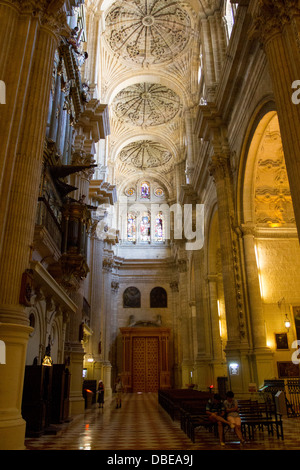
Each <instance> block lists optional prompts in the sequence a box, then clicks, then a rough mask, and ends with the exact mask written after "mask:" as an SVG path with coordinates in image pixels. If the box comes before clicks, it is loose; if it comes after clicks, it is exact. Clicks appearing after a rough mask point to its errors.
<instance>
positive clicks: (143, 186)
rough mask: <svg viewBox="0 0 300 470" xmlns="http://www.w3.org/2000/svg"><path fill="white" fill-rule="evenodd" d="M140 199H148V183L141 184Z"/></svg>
mask: <svg viewBox="0 0 300 470" xmlns="http://www.w3.org/2000/svg"><path fill="white" fill-rule="evenodd" d="M141 198H142V199H150V184H149V183H146V182H144V183H142V184H141Z"/></svg>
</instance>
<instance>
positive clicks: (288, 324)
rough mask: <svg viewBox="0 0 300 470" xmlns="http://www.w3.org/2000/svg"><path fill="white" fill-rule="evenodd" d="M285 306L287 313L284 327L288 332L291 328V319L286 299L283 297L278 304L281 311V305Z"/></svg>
mask: <svg viewBox="0 0 300 470" xmlns="http://www.w3.org/2000/svg"><path fill="white" fill-rule="evenodd" d="M282 304H284V313H285V319H284V326H285V327H286V329H287V331H289V329H290V327H291V322H290V320H289V317H288V315H287V313H286V302H285V298H284V297H282V299H280V300H279V301H278V302H277V305H278V307H279V308H280V309H281V305H282Z"/></svg>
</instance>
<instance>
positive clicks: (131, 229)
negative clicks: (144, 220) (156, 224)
mask: <svg viewBox="0 0 300 470" xmlns="http://www.w3.org/2000/svg"><path fill="white" fill-rule="evenodd" d="M127 241H129V242H135V241H136V216H135V215H134V214H132V213H129V214H128V216H127Z"/></svg>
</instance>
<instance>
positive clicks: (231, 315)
mask: <svg viewBox="0 0 300 470" xmlns="http://www.w3.org/2000/svg"><path fill="white" fill-rule="evenodd" d="M209 170H210V173H211V175H213V177H214V181H215V185H216V191H217V200H218V216H219V227H220V245H221V256H222V272H223V284H224V296H225V307H226V322H227V333H228V343H227V346H229V345H230V344H232V345H233V346H234V347H239V345H240V343H241V328H240V327H241V323H240V319H241V315H242V313H243V312H242V311H241V310H240V309H239V308H238V302H237V295H238V292H237V288H236V277H235V270H234V266H235V262H234V259H233V255H234V254H233V239H232V229H231V212H232V210H231V204H230V198H231V194H230V192H231V183H230V175H229V163H228V158H227V157H226V156H223V155H214V156H213V157H212V159H211V164H210V167H209Z"/></svg>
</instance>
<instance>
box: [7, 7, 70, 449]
mask: <svg viewBox="0 0 300 470" xmlns="http://www.w3.org/2000/svg"><path fill="white" fill-rule="evenodd" d="M0 18H1V25H0V40H1V41H2V42H1V44H2V45H3V44H6V49H3V48H2V50H1V53H0V54H1V58H2V59H3V63H1V69H2V65H3V64H4V68H3V74H4V75H3V77H1V78H2V79H4V81H5V82H6V83H7V104H6V105H5V106H4V108H3V112H2V109H1V115H0V142H1V145H0V152H1V153H0V177H1V183H2V186H1V197H0V201H1V207H0V214H1V220H0V222H1V223H0V226H1V238H0V243H1V252H0V282H1V291H0V338H1V339H2V338H3V340H4V342H5V344H6V351H7V362H6V364H5V365H1V367H0V383H1V401H0V448H1V449H11V450H13V449H21V448H24V437H25V422H24V421H23V420H22V417H21V403H22V392H23V381H24V368H25V359H26V347H27V342H28V335H29V332H30V331H31V329H30V328H29V327H28V319H27V315H26V314H25V312H24V306H23V305H21V304H20V303H19V300H20V290H21V280H22V274H23V273H24V271H25V270H26V269H27V268H29V260H30V250H31V244H32V240H33V232H34V225H35V215H36V209H37V199H38V191H39V184H40V176H41V162H42V154H43V144H44V139H45V131H46V121H47V112H48V105H49V95H50V84H51V76H52V67H53V61H54V52H55V48H56V47H57V44H58V39H59V35H60V34H61V33H62V31H63V30H64V31H65V30H67V26H66V16H65V13H63V12H62V11H59V10H58V7H57V6H56V3H55V1H50V2H47V1H46V0H44V1H41V2H38V3H37V2H33V1H32V2H31V1H30V0H29V1H27V2H21V1H14V2H11V1H9V0H7V1H4V0H0ZM3 56H4V57H3ZM2 137H3V139H2Z"/></svg>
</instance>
